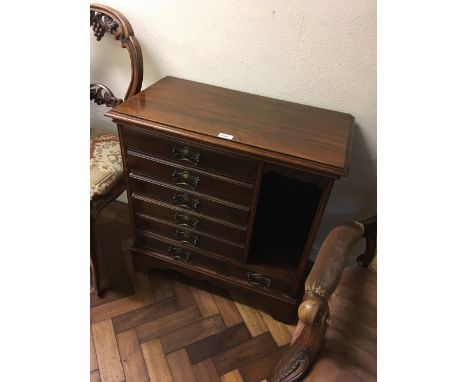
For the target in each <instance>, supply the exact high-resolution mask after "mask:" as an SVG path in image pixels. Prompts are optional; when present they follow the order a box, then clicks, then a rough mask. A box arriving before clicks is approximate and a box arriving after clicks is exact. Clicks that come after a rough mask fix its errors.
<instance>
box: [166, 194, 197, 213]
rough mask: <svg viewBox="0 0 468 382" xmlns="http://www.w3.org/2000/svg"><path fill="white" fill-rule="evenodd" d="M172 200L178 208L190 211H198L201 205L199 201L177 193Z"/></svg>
mask: <svg viewBox="0 0 468 382" xmlns="http://www.w3.org/2000/svg"><path fill="white" fill-rule="evenodd" d="M172 200H174V203H175V205H176V206H178V207H182V208H188V209H189V210H196V209H197V208H198V205H199V204H200V201H199V200H198V199H195V198H192V197H190V196H189V195H187V194H179V193H177V192H176V193H174V196H173V197H172Z"/></svg>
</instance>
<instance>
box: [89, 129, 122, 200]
mask: <svg viewBox="0 0 468 382" xmlns="http://www.w3.org/2000/svg"><path fill="white" fill-rule="evenodd" d="M90 149H91V161H90V176H91V179H90V199H91V200H93V199H94V198H96V197H97V196H98V195H102V194H105V193H106V192H107V191H109V190H110V189H111V188H112V187H113V185H114V184H115V183H116V182H117V180H118V179H119V178H120V177H121V176H122V172H123V167H122V154H121V153H120V143H119V137H118V136H116V135H113V134H109V133H105V132H102V131H100V130H97V129H91V140H90Z"/></svg>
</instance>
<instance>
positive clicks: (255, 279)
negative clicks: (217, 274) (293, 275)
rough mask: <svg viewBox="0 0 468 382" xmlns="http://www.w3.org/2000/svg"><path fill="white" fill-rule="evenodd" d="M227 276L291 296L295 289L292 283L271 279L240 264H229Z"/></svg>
mask: <svg viewBox="0 0 468 382" xmlns="http://www.w3.org/2000/svg"><path fill="white" fill-rule="evenodd" d="M227 274H228V276H232V277H235V278H237V279H240V280H243V281H247V282H249V283H250V284H252V285H255V286H258V287H260V288H266V289H274V290H277V291H280V292H284V293H286V294H289V293H290V292H291V290H292V288H293V283H292V282H289V281H285V280H281V279H279V278H276V277H271V276H270V275H266V274H263V273H260V272H257V271H255V270H252V269H250V268H249V267H247V266H242V265H239V264H234V263H228V266H227Z"/></svg>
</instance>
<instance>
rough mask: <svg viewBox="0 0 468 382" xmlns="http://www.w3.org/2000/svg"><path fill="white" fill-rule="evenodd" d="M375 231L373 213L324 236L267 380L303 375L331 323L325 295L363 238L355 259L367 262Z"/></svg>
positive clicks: (289, 379) (283, 381) (280, 381)
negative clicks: (294, 321)
mask: <svg viewBox="0 0 468 382" xmlns="http://www.w3.org/2000/svg"><path fill="white" fill-rule="evenodd" d="M376 232H377V216H374V217H372V218H370V219H367V220H364V221H361V222H354V223H349V224H344V225H340V226H338V227H335V228H334V229H333V230H332V231H331V232H330V233H329V234H328V235H327V237H326V238H325V240H324V242H323V244H322V246H321V248H320V251H319V253H318V255H317V259H316V261H315V263H314V266H313V268H312V270H311V272H310V274H309V276H308V277H307V280H306V282H305V293H304V301H303V302H302V304H301V305H300V306H299V311H298V314H299V322H298V325H297V327H296V331H295V332H294V335H293V338H292V340H291V348H290V349H289V351H288V352H287V353H286V354H285V356H284V357H283V358H282V359H281V361H280V362H279V364H278V365H277V367H276V369H275V372H274V373H273V376H272V377H271V378H270V381H271V382H293V381H301V380H302V379H303V378H304V376H305V375H306V374H307V372H308V371H309V369H310V367H311V365H312V362H313V361H314V358H315V357H316V354H317V352H318V350H319V349H320V347H321V345H322V344H323V340H324V337H325V333H326V330H327V327H328V326H329V325H330V323H331V318H330V310H329V306H328V298H329V297H330V296H331V295H332V293H333V292H334V291H335V288H336V287H337V285H338V282H339V281H340V278H341V275H342V273H343V270H344V268H345V266H346V264H347V262H348V260H349V259H348V256H349V255H350V253H351V249H352V248H353V247H354V245H355V244H356V243H357V242H358V241H359V240H360V239H361V238H362V237H365V238H366V253H365V254H364V255H362V256H360V257H359V259H361V260H360V261H361V262H363V263H364V262H367V263H368V262H370V260H371V259H372V256H373V254H374V253H375V245H373V243H374V244H375V234H376ZM369 251H372V254H369V253H368V252H369ZM363 256H364V259H365V260H366V261H363ZM369 259H370V260H369ZM367 260H368V261H367Z"/></svg>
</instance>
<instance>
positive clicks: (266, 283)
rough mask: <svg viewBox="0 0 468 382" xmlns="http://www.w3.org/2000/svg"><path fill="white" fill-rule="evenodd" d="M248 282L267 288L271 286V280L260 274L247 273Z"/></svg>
mask: <svg viewBox="0 0 468 382" xmlns="http://www.w3.org/2000/svg"><path fill="white" fill-rule="evenodd" d="M247 280H249V281H250V282H251V283H252V284H255V285H260V286H263V287H266V288H269V287H270V286H271V279H269V278H267V277H265V276H263V275H261V274H260V273H251V272H247Z"/></svg>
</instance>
